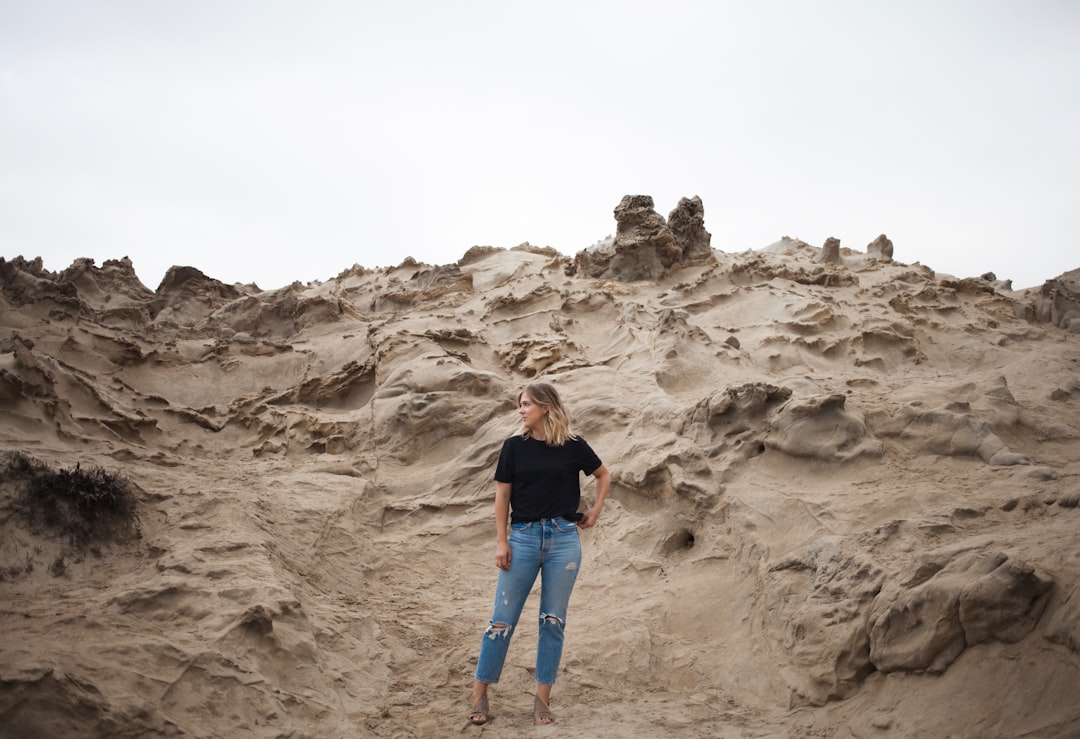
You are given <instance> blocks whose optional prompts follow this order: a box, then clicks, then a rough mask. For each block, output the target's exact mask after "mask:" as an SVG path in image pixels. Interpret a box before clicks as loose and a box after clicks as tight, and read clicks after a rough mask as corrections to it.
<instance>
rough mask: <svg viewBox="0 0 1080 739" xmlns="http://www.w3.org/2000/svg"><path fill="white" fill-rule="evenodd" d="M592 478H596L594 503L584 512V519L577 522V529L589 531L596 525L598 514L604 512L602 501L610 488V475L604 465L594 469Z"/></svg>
mask: <svg viewBox="0 0 1080 739" xmlns="http://www.w3.org/2000/svg"><path fill="white" fill-rule="evenodd" d="M593 477H595V478H596V502H595V503H593V505H592V508H590V509H589V510H587V511H585V518H583V519H581V520H580V521H579V522H578V527H579V528H582V529H591V528H592V527H593V526H595V525H596V522H597V520H599V518H600V512H601V511H603V510H604V499H605V498H607V494H608V488H610V487H611V473H610V472H608V468H607V467H605V466H604V465H600V466H599V467H597V468H596V471H595V472H593Z"/></svg>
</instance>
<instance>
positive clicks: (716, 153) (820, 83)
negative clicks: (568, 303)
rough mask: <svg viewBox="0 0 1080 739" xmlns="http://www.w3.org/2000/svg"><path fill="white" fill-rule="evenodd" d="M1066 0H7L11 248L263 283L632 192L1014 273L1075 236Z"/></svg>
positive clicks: (1079, 29)
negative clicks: (880, 239)
mask: <svg viewBox="0 0 1080 739" xmlns="http://www.w3.org/2000/svg"><path fill="white" fill-rule="evenodd" d="M1078 132H1080V2H1074V1H1073V0H1015V1H1013V2H1003V1H1001V0H904V1H903V2H900V1H898V0H897V1H893V0H878V1H874V0H851V1H849V2H841V1H838V0H753V1H751V0H740V1H739V2H718V1H707V0H701V1H699V2H691V1H689V0H665V1H664V2H656V1H655V0H653V1H651V2H637V1H636V0H620V1H619V2H606V1H604V2H600V1H597V2H590V0H572V1H571V2H563V1H561V0H554V1H553V0H546V1H545V2H528V3H527V2H516V1H514V0H457V1H455V2H449V1H446V0H425V1H421V0H386V1H380V2H375V1H372V0H367V1H363V0H354V1H352V2H319V1H317V0H309V1H306V2H274V1H272V0H251V1H249V2H242V1H230V0H214V1H210V0H171V1H168V2H166V1H164V0H158V1H155V0H132V1H129V2H103V1H100V0H72V1H70V2H51V1H49V0H0V256H4V257H7V258H10V257H13V256H16V255H23V256H25V257H27V258H32V257H35V256H41V257H43V258H44V260H45V266H46V268H48V269H50V270H53V271H58V270H62V269H64V268H65V267H67V266H68V265H69V264H70V263H71V262H72V260H74V259H75V258H77V257H84V256H85V257H92V258H93V259H95V261H96V262H97V263H98V264H101V263H103V262H104V261H105V260H106V259H117V258H120V257H123V256H129V257H130V258H131V259H132V260H133V261H134V264H135V270H136V272H137V273H138V274H139V277H140V278H141V279H142V281H143V282H144V283H145V284H146V285H147V286H148V287H150V288H151V289H153V288H156V287H157V285H158V283H159V282H160V281H161V278H162V276H163V275H164V273H165V271H166V270H167V269H168V268H169V266H171V265H174V264H176V265H191V266H195V267H198V268H199V269H201V270H202V271H203V272H205V273H207V274H208V275H209V276H211V277H215V278H217V279H220V280H223V281H225V282H229V283H232V282H245V283H246V282H255V283H257V284H258V285H259V286H260V287H263V288H276V287H281V286H283V285H286V284H288V283H290V282H292V281H294V280H300V281H301V282H308V281H311V280H325V279H329V278H332V277H334V276H335V275H337V274H338V273H340V272H341V271H342V270H344V269H347V268H349V267H351V266H352V265H353V264H360V265H363V266H366V267H379V266H389V265H396V264H399V263H400V262H401V261H402V260H404V259H405V257H408V256H412V257H414V258H415V259H417V260H418V261H424V262H428V263H431V264H449V263H452V262H456V261H457V260H458V259H460V258H461V256H462V255H463V254H464V253H465V251H466V250H467V249H469V247H471V246H473V245H477V244H484V245H493V246H503V247H511V246H514V245H517V244H519V243H521V242H524V241H528V242H530V243H532V244H534V245H539V246H545V245H546V246H553V247H555V248H556V249H558V250H559V251H560V252H562V253H564V254H566V255H573V254H574V253H576V252H577V251H579V250H581V249H583V248H586V247H587V246H589V245H590V244H592V243H594V242H596V241H597V240H599V239H602V238H604V237H606V236H607V235H609V234H611V233H613V232H614V229H615V221H614V217H613V215H612V210H613V208H614V207H615V206H616V205H617V204H618V202H619V200H620V199H621V198H622V197H623V195H626V194H631V193H640V194H647V195H652V196H653V198H654V199H655V201H656V209H657V211H658V212H660V213H661V214H663V215H665V216H666V215H667V214H668V213H669V212H670V211H671V209H672V208H673V207H674V206H675V204H676V203H677V202H678V199H679V198H680V197H682V196H692V195H699V196H700V197H701V198H702V201H703V203H704V206H705V225H706V228H708V230H709V231H710V232H711V233H712V235H713V238H712V244H713V247H714V248H716V249H720V250H723V251H728V252H740V251H744V250H746V249H757V248H761V247H764V246H767V245H769V244H771V243H773V242H775V241H777V240H778V239H779V238H780V237H782V236H785V235H787V236H791V237H796V238H800V239H803V240H804V241H807V242H809V243H811V244H814V245H820V244H821V243H823V242H824V240H825V238H827V237H829V236H835V237H837V238H839V239H840V240H841V244H842V245H843V246H847V247H851V248H853V249H857V250H863V249H865V247H866V245H867V244H868V243H869V242H870V241H872V240H873V239H874V237H876V236H877V235H878V234H879V233H885V234H887V235H888V236H889V237H890V238H891V239H892V240H893V243H894V244H895V250H896V258H897V259H898V260H899V261H902V262H907V263H913V262H921V263H923V264H925V265H928V266H930V267H932V268H934V269H936V270H938V271H941V272H947V273H950V274H954V275H957V276H961V277H964V276H973V275H979V274H982V273H984V272H988V271H993V272H995V273H996V274H997V276H998V277H999V278H1011V279H1012V280H1013V281H1014V285H1015V286H1016V287H1028V286H1031V285H1037V284H1041V283H1042V281H1043V280H1045V279H1047V278H1050V277H1054V276H1056V275H1058V274H1060V273H1061V272H1064V271H1066V270H1069V269H1074V268H1077V267H1080V248H1078V246H1080V145H1078V142H1077V137H1078V135H1080V134H1078Z"/></svg>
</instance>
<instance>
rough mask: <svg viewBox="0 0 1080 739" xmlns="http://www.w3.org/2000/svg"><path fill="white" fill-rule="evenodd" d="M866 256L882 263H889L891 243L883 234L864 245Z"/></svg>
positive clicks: (891, 255)
mask: <svg viewBox="0 0 1080 739" xmlns="http://www.w3.org/2000/svg"><path fill="white" fill-rule="evenodd" d="M866 256H868V257H871V258H873V259H877V260H880V261H882V262H891V261H892V258H893V243H892V241H890V240H889V238H888V237H887V236H886V235H885V234H881V235H880V236H878V237H877V238H876V239H874V240H873V241H871V242H870V243H869V244H867V245H866Z"/></svg>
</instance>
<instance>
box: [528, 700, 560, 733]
mask: <svg viewBox="0 0 1080 739" xmlns="http://www.w3.org/2000/svg"><path fill="white" fill-rule="evenodd" d="M533 719H534V720H535V721H536V723H537V724H540V725H543V726H546V725H548V724H553V723H555V714H554V713H552V712H551V709H550V708H548V706H547V704H545V703H544V701H542V700H540V696H536V700H535V701H533Z"/></svg>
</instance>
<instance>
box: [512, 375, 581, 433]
mask: <svg viewBox="0 0 1080 739" xmlns="http://www.w3.org/2000/svg"><path fill="white" fill-rule="evenodd" d="M523 395H528V396H529V398H530V399H531V400H532V401H533V402H534V403H538V404H540V405H544V406H547V409H548V412H547V414H546V415H545V416H544V442H545V443H546V444H547V445H548V446H562V445H563V444H565V443H566V442H567V441H569V440H571V439H576V438H577V434H575V433H574V432H572V431H571V430H570V416H568V415H567V413H566V408H564V407H563V404H562V399H561V398H560V397H559V393H558V392H556V390H555V388H554V387H552V386H551V385H549V384H548V383H546V382H531V383H529V384H528V385H526V386H525V389H524V390H522V391H521V392H520V393H518V396H517V401H518V405H521V397H522V396H523ZM521 434H522V436H527V435H528V434H529V432H528V430H527V429H526V428H525V427H524V426H522V428H521Z"/></svg>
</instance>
